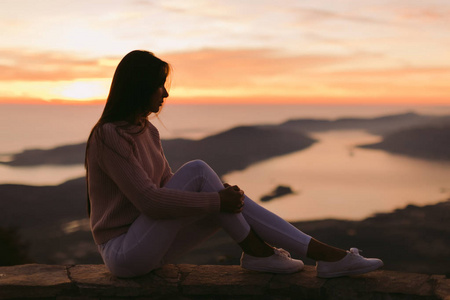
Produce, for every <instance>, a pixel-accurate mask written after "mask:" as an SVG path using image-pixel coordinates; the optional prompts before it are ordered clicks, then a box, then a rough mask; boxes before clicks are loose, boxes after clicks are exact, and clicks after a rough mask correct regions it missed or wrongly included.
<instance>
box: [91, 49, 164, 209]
mask: <svg viewBox="0 0 450 300" xmlns="http://www.w3.org/2000/svg"><path fill="white" fill-rule="evenodd" d="M169 73H170V65H169V64H168V63H166V62H165V61H162V60H161V59H159V58H157V57H156V56H155V55H154V54H153V53H151V52H148V51H143V50H134V51H131V52H130V53H128V54H127V55H125V56H124V57H123V58H122V60H121V61H120V63H119V65H118V66H117V68H116V71H115V73H114V77H113V80H112V83H111V88H110V90H109V95H108V98H107V100H106V105H105V108H104V109H103V113H102V115H101V117H100V119H99V120H98V121H97V123H96V124H95V125H94V127H93V128H92V130H91V133H90V134H89V138H88V141H87V144H86V154H85V168H86V186H87V187H88V164H87V156H88V148H89V143H90V141H91V139H92V136H93V133H94V131H96V130H97V129H101V126H102V125H103V124H105V123H111V122H119V121H125V123H126V124H143V122H142V120H144V119H145V118H147V117H148V115H149V114H150V113H151V110H150V108H151V101H150V100H151V96H152V95H153V94H154V93H155V92H156V90H157V89H158V88H159V87H161V86H163V85H164V84H165V81H166V79H167V77H168V76H169ZM142 129H144V128H142ZM87 211H88V215H90V211H91V205H90V200H89V188H88V196H87Z"/></svg>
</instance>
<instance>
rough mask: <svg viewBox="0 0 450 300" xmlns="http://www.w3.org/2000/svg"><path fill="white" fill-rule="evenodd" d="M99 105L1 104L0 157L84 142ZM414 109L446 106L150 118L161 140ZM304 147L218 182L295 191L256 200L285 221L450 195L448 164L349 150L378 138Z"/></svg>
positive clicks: (360, 213)
mask: <svg viewBox="0 0 450 300" xmlns="http://www.w3.org/2000/svg"><path fill="white" fill-rule="evenodd" d="M101 111H102V107H101V106H95V105H94V106H92V105H91V106H81V105H73V106H72V105H6V104H5V105H0V126H1V128H2V130H1V131H0V141H1V143H0V159H2V160H5V159H8V157H9V156H10V155H11V154H13V153H16V152H18V151H22V150H24V149H31V148H42V149H46V148H51V147H54V146H60V145H65V144H73V143H80V142H83V141H85V140H86V138H87V136H88V134H89V131H90V129H91V127H92V126H93V124H94V123H95V121H96V120H97V119H98V117H99V115H100V113H101ZM410 111H415V112H419V113H425V114H447V115H450V106H445V107H431V106H420V107H411V106H305V105H261V106H259V105H230V106H226V105H174V104H168V105H166V106H165V107H164V110H163V112H162V113H161V114H160V116H159V119H156V118H154V119H152V120H151V121H152V122H153V123H154V124H155V126H157V127H158V128H159V130H160V133H161V136H162V138H166V139H167V138H175V137H184V138H192V139H199V138H202V137H205V136H208V135H211V134H214V133H218V132H221V131H223V130H226V129H229V128H232V127H235V126H238V125H254V124H278V123H281V122H284V121H286V120H288V119H296V118H326V119H336V118H340V117H376V116H382V115H386V114H395V113H405V112H410ZM314 137H315V138H317V139H319V141H320V142H319V143H316V144H315V145H314V146H312V147H310V148H309V149H307V150H304V151H300V152H297V153H293V154H289V155H285V156H282V157H277V158H273V159H271V160H268V161H265V162H261V163H259V164H256V165H253V166H251V167H249V168H248V169H246V170H244V171H242V172H234V173H232V174H228V175H227V176H226V177H225V179H226V180H227V181H230V182H232V183H237V184H239V185H240V186H241V187H242V188H243V189H245V190H246V192H247V194H249V195H250V196H252V197H253V198H254V199H256V200H258V199H259V197H261V196H262V195H264V194H266V193H268V192H270V191H271V190H272V189H273V188H275V187H276V186H277V185H279V184H284V185H289V186H291V187H292V188H293V189H294V191H295V192H296V193H295V194H294V195H290V196H285V197H283V198H279V199H276V200H273V201H272V202H269V203H264V204H263V205H264V206H266V207H268V208H269V209H270V210H273V211H275V212H277V213H279V214H280V215H282V216H283V217H285V218H287V219H289V220H297V219H317V218H324V217H338V218H349V219H360V218H364V217H367V216H369V215H371V214H373V213H375V212H383V211H390V210H392V209H395V208H399V207H403V206H404V205H406V204H409V203H414V204H428V203H435V202H438V201H441V200H444V199H446V198H448V197H450V163H436V162H430V161H425V160H420V159H412V158H406V157H403V156H399V155H391V154H388V153H385V152H382V151H376V150H368V149H359V148H357V149H355V148H353V147H354V146H355V145H358V144H364V143H370V142H374V141H377V140H379V137H377V136H373V135H370V134H367V133H365V132H362V131H339V132H333V131H331V132H327V133H321V134H317V135H315V136H314ZM83 174H84V169H83V166H81V165H80V166H70V167H67V166H61V167H52V166H41V167H21V168H17V167H16V168H12V167H8V166H3V165H0V184H1V183H23V184H33V185H48V184H59V183H62V182H64V181H66V180H68V179H71V178H76V177H80V176H82V175H83Z"/></svg>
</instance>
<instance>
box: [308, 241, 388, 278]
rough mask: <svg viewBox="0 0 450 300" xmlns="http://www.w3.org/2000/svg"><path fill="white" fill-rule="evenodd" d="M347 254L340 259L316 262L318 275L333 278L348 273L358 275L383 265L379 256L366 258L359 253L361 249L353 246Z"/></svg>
mask: <svg viewBox="0 0 450 300" xmlns="http://www.w3.org/2000/svg"><path fill="white" fill-rule="evenodd" d="M347 252H348V253H347V255H346V256H345V257H344V258H343V259H341V260H338V261H335V262H327V261H318V262H317V263H316V270H317V277H322V278H333V277H340V276H347V275H358V274H363V273H367V272H370V271H374V270H376V269H378V268H381V267H382V266H383V262H382V261H381V259H378V258H365V257H363V256H361V255H359V252H360V250H358V249H357V248H351V249H350V251H347Z"/></svg>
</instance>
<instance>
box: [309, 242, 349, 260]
mask: <svg viewBox="0 0 450 300" xmlns="http://www.w3.org/2000/svg"><path fill="white" fill-rule="evenodd" d="M346 255H347V251H345V250H342V249H339V248H336V247H332V246H329V245H327V244H324V243H322V242H319V241H318V240H316V239H311V241H310V243H309V245H308V252H307V254H306V256H308V257H309V258H312V259H314V260H320V261H328V262H332V261H338V260H341V259H343V258H344V257H345V256H346Z"/></svg>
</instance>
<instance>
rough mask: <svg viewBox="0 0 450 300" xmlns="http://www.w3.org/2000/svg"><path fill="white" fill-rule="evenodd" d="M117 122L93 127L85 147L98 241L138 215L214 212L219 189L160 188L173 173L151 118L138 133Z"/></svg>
mask: <svg viewBox="0 0 450 300" xmlns="http://www.w3.org/2000/svg"><path fill="white" fill-rule="evenodd" d="M117 125H118V124H116V125H115V124H112V123H107V124H104V125H103V126H102V128H101V129H97V130H95V132H94V134H93V136H92V138H91V141H90V144H89V148H88V156H87V158H88V159H87V164H88V184H89V191H88V192H89V198H90V202H91V217H90V223H91V229H92V234H93V236H94V240H95V242H96V243H97V244H103V243H105V242H107V241H108V240H110V239H112V238H114V237H116V236H119V235H121V234H123V233H125V232H127V230H128V228H129V227H130V225H131V224H132V223H133V222H134V220H136V218H137V217H138V216H139V215H140V214H145V215H147V216H148V217H150V218H153V219H172V218H181V217H186V216H193V215H199V214H206V213H211V212H219V210H220V198H219V194H218V193H203V192H202V193H198V192H187V191H179V190H173V189H168V188H164V185H165V184H166V183H167V182H168V180H169V179H170V178H171V177H172V171H171V169H170V167H169V164H168V162H167V160H166V158H165V156H164V153H163V150H162V147H161V141H160V137H159V132H158V130H157V129H156V128H155V127H154V126H153V125H152V124H151V123H150V122H147V123H146V125H145V129H144V130H143V131H142V132H141V133H138V131H139V128H138V127H137V126H132V127H128V128H122V127H119V126H117ZM180 151H183V149H180Z"/></svg>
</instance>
